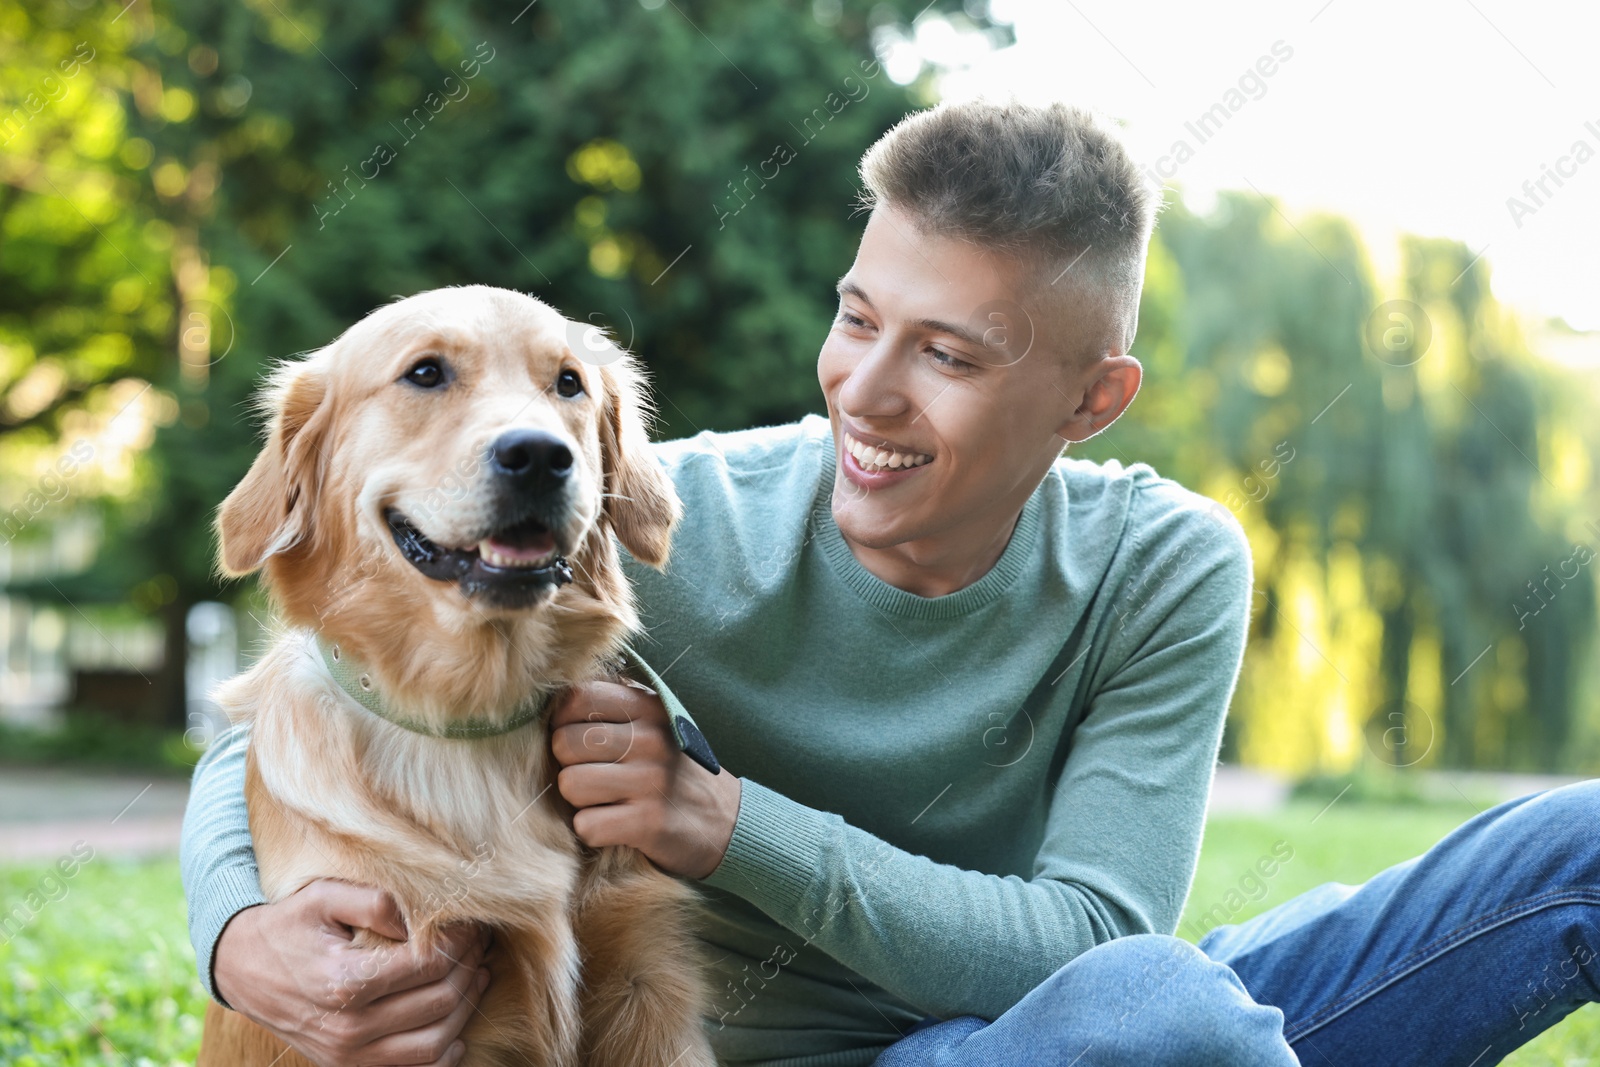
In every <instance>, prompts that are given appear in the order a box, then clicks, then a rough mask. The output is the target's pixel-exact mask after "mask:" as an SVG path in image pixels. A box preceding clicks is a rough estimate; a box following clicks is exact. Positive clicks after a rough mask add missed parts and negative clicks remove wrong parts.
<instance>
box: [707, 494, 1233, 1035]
mask: <svg viewBox="0 0 1600 1067" xmlns="http://www.w3.org/2000/svg"><path fill="white" fill-rule="evenodd" d="M1193 514H1194V513H1193V512H1191V513H1190V517H1192V516H1193ZM1205 525H1209V526H1211V530H1210V531H1209V533H1208V532H1207V531H1206V530H1205V529H1204V528H1203V527H1202V526H1201V524H1189V525H1188V526H1187V529H1186V530H1185V531H1184V536H1181V537H1177V538H1169V537H1166V536H1163V535H1161V534H1160V533H1159V532H1158V533H1157V534H1156V536H1155V537H1153V538H1152V541H1153V542H1154V543H1155V544H1156V545H1157V548H1156V554H1158V555H1159V556H1160V557H1162V562H1165V563H1167V564H1168V566H1165V567H1157V566H1154V565H1150V566H1140V567H1138V568H1136V569H1135V570H1134V571H1133V573H1134V574H1135V575H1137V576H1138V578H1137V581H1136V582H1131V583H1129V584H1130V585H1132V586H1133V588H1131V589H1130V588H1124V589H1120V590H1117V591H1115V592H1114V593H1113V594H1112V595H1113V596H1115V597H1116V598H1117V601H1118V602H1117V603H1114V604H1113V608H1112V611H1111V613H1110V615H1109V616H1108V619H1109V623H1108V626H1107V630H1108V633H1109V636H1107V637H1106V638H1105V645H1104V650H1103V654H1102V655H1101V656H1100V657H1098V659H1097V660H1096V658H1095V657H1091V658H1090V659H1091V662H1092V663H1093V662H1097V663H1098V666H1097V667H1090V668H1086V669H1094V670H1095V672H1096V675H1095V676H1096V677H1097V678H1099V679H1102V680H1100V681H1098V683H1097V684H1095V685H1094V687H1093V688H1092V689H1091V690H1090V691H1091V692H1093V694H1094V695H1093V697H1092V698H1091V699H1090V702H1089V704H1088V706H1087V710H1086V712H1085V714H1084V717H1083V719H1082V721H1081V722H1080V724H1079V725H1078V727H1077V729H1076V730H1075V731H1074V732H1073V733H1072V734H1071V736H1070V737H1069V738H1066V739H1064V740H1063V744H1064V745H1069V746H1070V748H1069V751H1068V753H1067V756H1066V759H1065V762H1064V764H1063V767H1062V773H1061V776H1060V778H1059V779H1058V780H1057V781H1056V783H1055V784H1054V786H1053V792H1052V795H1051V802H1050V807H1049V814H1048V817H1047V819H1046V825H1045V829H1044V838H1043V842H1042V844H1041V846H1040V848H1039V849H1038V853H1037V856H1036V858H1035V861H1034V864H1033V871H1032V874H1031V877H1028V878H1022V877H1019V876H1017V875H1007V876H998V875H994V874H988V873H984V872H980V871H973V870H963V869H961V868H959V867H957V866H953V865H950V864H944V863H938V862H935V861H934V860H932V859H929V858H928V857H926V856H922V855H916V854H913V853H910V852H907V851H904V850H902V849H899V848H896V847H895V846H893V845H892V844H890V843H889V842H887V841H885V840H883V839H881V838H879V837H877V836H875V835H873V834H871V833H868V832H866V831H864V830H861V829H859V828H857V827H855V826H852V825H849V824H848V823H846V822H845V821H844V819H843V818H841V817H840V816H838V815H835V814H832V813H828V812H824V811H820V810H817V809H814V808H811V807H808V806H806V805H803V804H800V803H797V802H796V801H793V800H790V799H788V798H787V797H785V796H782V795H780V794H779V793H777V792H775V791H774V790H772V789H769V788H767V787H765V786H762V785H761V784H760V783H758V782H753V781H750V780H749V779H746V780H745V781H744V783H743V795H742V798H741V800H740V806H739V813H738V817H737V822H736V824H735V827H734V833H733V838H732V840H731V841H730V843H729V846H728V850H727V853H726V854H725V855H724V857H723V860H722V862H721V864H720V865H719V866H718V867H717V868H716V869H715V870H714V871H712V872H711V874H710V875H709V876H707V877H706V878H705V879H704V882H705V883H706V884H708V885H711V886H714V887H716V888H719V889H724V890H726V891H728V892H731V893H735V894H737V895H738V896H741V897H743V898H744V899H746V900H748V901H750V902H751V903H752V904H754V905H756V906H757V907H759V908H761V909H762V911H764V912H766V913H767V914H768V915H769V916H771V917H772V918H773V919H774V920H775V921H777V922H779V923H781V924H782V925H784V926H785V927H787V928H789V929H791V930H793V931H795V932H797V933H800V934H803V935H805V936H806V937H808V939H810V941H811V943H813V944H815V945H816V946H817V947H819V948H820V949H822V950H823V951H824V952H826V953H828V954H829V955H830V956H832V957H833V958H834V959H836V960H838V961H839V962H840V963H841V964H843V965H844V966H845V967H848V968H850V969H851V970H853V971H855V972H856V973H858V974H860V975H861V976H863V977H864V978H866V979H868V980H869V981H871V982H873V983H876V984H877V985H878V986H880V987H881V988H883V989H885V990H887V991H888V992H889V993H891V994H893V995H894V996H897V997H899V998H901V999H902V1000H904V1001H905V1002H907V1003H908V1004H910V1005H912V1006H913V1007H915V1008H917V1009H919V1010H921V1011H924V1012H927V1013H930V1014H933V1015H937V1016H939V1017H941V1018H952V1017H954V1016H957V1015H978V1016H981V1017H983V1018H986V1019H990V1020H992V1019H994V1018H996V1017H998V1016H999V1015H1000V1014H1001V1013H1002V1012H1004V1011H1006V1010H1007V1009H1008V1008H1010V1007H1011V1006H1012V1005H1013V1004H1015V1003H1017V1001H1019V1000H1021V999H1022V997H1023V996H1024V995H1026V994H1027V993H1028V991H1029V990H1031V989H1033V988H1034V987H1035V986H1037V985H1038V984H1039V983H1041V982H1043V981H1044V980H1045V979H1046V978H1048V977H1049V976H1050V975H1051V974H1052V973H1053V972H1054V971H1056V970H1057V969H1058V968H1059V967H1061V966H1062V965H1063V964H1065V963H1067V962H1068V961H1070V960H1072V959H1073V958H1074V957H1076V956H1078V955H1079V954H1080V953H1083V952H1085V951H1087V950H1088V949H1090V948H1093V947H1094V946H1096V945H1098V944H1101V943H1103V942H1105V941H1109V940H1111V939H1113V938H1116V937H1121V936H1125V935H1128V934H1135V933H1148V932H1159V933H1171V932H1172V931H1173V930H1174V929H1175V928H1176V926H1177V923H1178V919H1179V917H1180V914H1181V912H1182V908H1183V902H1184V898H1185V897H1186V896H1187V894H1188V890H1189V886H1190V883H1191V882H1192V881H1193V878H1194V870H1195V865H1196V862H1197V860H1198V857H1199V849H1200V837H1201V833H1202V830H1203V827H1204V822H1205V811H1206V803H1207V799H1208V796H1209V793H1210V787H1211V779H1212V773H1213V770H1214V768H1215V764H1216V756H1217V750H1218V747H1219V745H1220V742H1221V734H1222V725H1223V720H1224V717H1225V715H1226V712H1227V707H1228V703H1229V701H1230V699H1231V697H1232V694H1233V689H1234V686H1235V683H1236V682H1237V679H1238V673H1239V668H1240V664H1241V660H1242V657H1243V652H1244V644H1245V638H1246V634H1247V631H1248V629H1249V620H1250V589H1251V585H1252V580H1253V579H1252V567H1251V562H1250V549H1249V543H1248V541H1247V540H1246V539H1245V536H1244V532H1243V530H1242V529H1241V528H1240V527H1239V526H1238V524H1237V522H1236V521H1234V520H1233V519H1232V517H1231V516H1226V515H1223V516H1217V517H1214V518H1211V517H1208V518H1207V519H1206V520H1205ZM1219 533H1220V534H1221V535H1222V536H1220V537H1219V536H1218V534H1219ZM1108 828H1115V829H1113V830H1112V831H1111V832H1108ZM1009 829H1010V828H1009V827H996V832H997V833H1004V832H1008V831H1009Z"/></svg>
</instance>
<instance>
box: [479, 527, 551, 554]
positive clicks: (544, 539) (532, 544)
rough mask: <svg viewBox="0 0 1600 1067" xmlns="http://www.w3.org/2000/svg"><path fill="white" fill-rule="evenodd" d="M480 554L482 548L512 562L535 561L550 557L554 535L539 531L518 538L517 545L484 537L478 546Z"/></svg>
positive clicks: (547, 531) (546, 531)
mask: <svg viewBox="0 0 1600 1067" xmlns="http://www.w3.org/2000/svg"><path fill="white" fill-rule="evenodd" d="M478 547H479V551H480V552H482V550H483V549H484V548H488V549H491V550H492V551H493V552H494V554H495V555H497V556H501V557H504V558H506V559H513V560H519V561H521V560H530V561H531V560H537V559H543V558H544V557H545V556H548V555H550V553H552V552H554V551H555V549H556V538H555V534H553V533H551V532H550V531H549V530H540V531H538V532H537V533H529V534H528V535H527V536H524V537H518V538H517V543H516V544H512V543H511V542H509V541H503V540H501V539H499V538H496V537H486V538H484V539H483V541H482V543H481V544H480V545H479V546H478Z"/></svg>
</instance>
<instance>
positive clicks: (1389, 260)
mask: <svg viewBox="0 0 1600 1067" xmlns="http://www.w3.org/2000/svg"><path fill="white" fill-rule="evenodd" d="M991 10H992V12H993V14H994V15H995V16H996V17H997V18H1000V19H1002V20H1004V21H1008V22H1011V23H1013V24H1014V26H1015V29H1016V37H1017V43H1016V45H1015V46H1013V47H1010V48H1007V49H1004V50H1002V51H999V52H985V51H984V50H983V49H982V48H979V47H975V46H974V45H973V42H972V41H971V40H961V39H957V38H956V35H955V34H954V33H953V31H952V30H951V29H950V25H949V23H947V22H945V21H944V20H942V19H930V18H924V19H923V20H921V21H920V22H919V23H918V33H917V38H916V43H915V46H914V47H915V51H917V52H920V53H922V55H923V56H925V57H926V58H929V59H932V60H936V61H942V62H943V63H954V64H957V65H958V66H959V65H961V64H968V63H970V64H971V65H970V66H967V67H966V68H965V69H957V70H954V71H952V72H951V73H948V74H946V75H945V76H944V78H943V81H942V83H941V89H942V92H943V95H944V97H945V98H946V99H950V98H966V97H970V96H976V95H980V94H981V95H986V96H989V97H991V98H995V97H1002V98H1003V97H1004V96H1006V95H1007V94H1009V93H1011V92H1015V93H1016V94H1017V95H1018V96H1019V97H1020V98H1022V99H1024V100H1029V101H1035V102H1038V101H1047V100H1053V99H1060V100H1066V101H1069V102H1074V103H1084V104H1089V105H1091V106H1094V107H1098V108H1100V109H1102V110H1104V111H1105V112H1107V113H1109V114H1110V115H1112V116H1113V117H1115V118H1118V119H1121V120H1124V121H1125V122H1126V123H1127V124H1128V125H1127V136H1128V139H1129V141H1130V143H1131V144H1132V146H1133V148H1134V151H1135V153H1136V154H1137V155H1138V156H1139V157H1140V159H1141V162H1142V163H1143V164H1144V165H1146V166H1151V167H1154V166H1156V165H1157V164H1158V163H1159V162H1160V161H1161V159H1162V157H1163V156H1170V155H1171V153H1172V150H1173V146H1174V143H1175V142H1177V141H1179V140H1182V141H1185V142H1186V143H1187V144H1188V146H1189V147H1190V149H1192V152H1193V156H1192V158H1189V159H1188V160H1187V161H1185V162H1183V163H1181V164H1179V163H1177V161H1176V159H1175V158H1173V159H1169V160H1167V161H1166V163H1165V169H1166V171H1167V172H1168V174H1170V175H1171V177H1169V178H1168V183H1169V184H1173V185H1177V186H1180V187H1181V188H1182V189H1183V192H1184V197H1185V199H1186V200H1187V201H1188V202H1189V203H1190V205H1191V206H1192V207H1195V208H1197V209H1200V210H1204V209H1205V208H1206V207H1207V205H1208V203H1209V202H1210V200H1211V199H1212V198H1213V197H1214V196H1215V193H1216V191H1217V190H1218V189H1223V188H1229V189H1242V190H1250V189H1251V188H1252V187H1254V188H1255V189H1257V190H1259V191H1261V192H1263V193H1266V194H1268V195H1271V196H1273V197H1275V198H1278V199H1279V200H1280V201H1281V202H1282V203H1283V204H1284V205H1285V207H1286V208H1287V210H1288V211H1289V213H1290V215H1291V217H1293V216H1294V215H1295V214H1296V213H1298V212H1304V211H1309V210H1316V209H1325V210H1331V211H1334V212H1337V213H1339V214H1341V215H1344V216H1347V217H1349V218H1351V219H1353V220H1355V222H1356V223H1357V224H1358V225H1359V226H1360V227H1361V228H1362V230H1363V231H1364V233H1365V234H1366V236H1367V240H1368V242H1369V244H1370V246H1371V252H1372V255H1373V260H1374V264H1375V266H1376V267H1377V270H1378V272H1379V276H1380V278H1383V277H1385V276H1387V275H1389V274H1391V273H1392V272H1393V271H1394V270H1395V267H1396V264H1395V253H1394V239H1395V236H1396V235H1397V234H1398V233H1399V232H1401V231H1404V232H1409V233H1416V234H1422V235H1427V236H1440V237H1453V238H1456V239H1459V240H1461V241H1463V242H1465V243H1466V244H1467V245H1468V246H1469V247H1470V248H1471V249H1472V250H1473V251H1474V252H1477V251H1480V250H1481V251H1482V252H1483V255H1484V259H1485V260H1486V261H1488V263H1489V264H1490V266H1491V267H1492V270H1493V286H1494V291H1495V294H1496V295H1497V296H1498V297H1499V298H1500V299H1501V300H1503V301H1506V302H1508V303H1510V304H1512V305H1513V306H1515V307H1517V308H1518V309H1520V310H1522V311H1523V312H1525V313H1527V314H1529V315H1530V316H1532V317H1538V318H1544V317H1548V316H1560V317H1563V318H1565V319H1566V320H1567V322H1568V323H1570V324H1571V325H1572V326H1574V327H1576V328H1578V329H1583V330H1600V63H1596V62H1595V58H1594V49H1595V45H1596V42H1597V41H1600V5H1597V4H1595V3H1592V2H1591V0H1567V2H1565V3H1559V2H1558V3H1549V2H1543V3H1541V2H1530V0H1522V2H1512V0H1386V2H1382V3H1379V2H1374V0H1331V2H1325V0H1294V2H1291V3H1285V2H1282V0H1277V2H1264V0H1242V2H1235V3H1230V4H1227V5H1220V4H1212V3H1195V2H1193V0H1188V2H1173V0H1152V2H1149V3H1139V4H1128V3H1124V2H1120V0H992V7H991ZM1279 42H1281V43H1279ZM1275 44H1276V45H1277V49H1278V56H1277V57H1275V59H1274V60H1273V62H1269V63H1266V64H1264V67H1265V68H1266V69H1271V70H1272V73H1271V74H1270V76H1266V77H1260V78H1259V80H1257V81H1252V80H1251V78H1249V77H1246V85H1245V87H1244V88H1245V92H1244V93H1242V94H1240V95H1239V96H1234V97H1232V98H1231V99H1228V98H1227V93H1228V90H1230V89H1235V88H1238V87H1239V79H1240V78H1241V76H1246V75H1247V72H1250V73H1256V72H1255V71H1254V68H1255V67H1256V64H1257V62H1258V60H1260V59H1261V57H1264V56H1266V57H1272V56H1273V48H1274V45H1275ZM1285 52H1289V53H1292V54H1290V55H1289V56H1288V58H1287V59H1285V58H1283V55H1284V53H1285ZM888 58H889V60H890V61H889V62H888V64H887V67H888V70H889V73H890V74H891V76H893V75H894V74H895V73H896V65H895V63H894V59H895V58H896V57H895V56H894V55H893V54H892V53H891V55H890V56H889V57H888ZM1241 99H1242V100H1243V103H1242V106H1240V105H1239V101H1240V100H1241ZM1218 103H1223V104H1224V105H1226V104H1228V103H1233V104H1234V105H1235V106H1236V110H1233V111H1232V112H1231V113H1230V114H1229V117H1228V118H1227V120H1226V122H1224V123H1222V124H1221V129H1220V130H1214V131H1213V132H1212V133H1211V135H1210V136H1208V137H1207V139H1206V140H1205V141H1203V142H1202V141H1201V140H1200V139H1199V138H1198V137H1197V136H1196V135H1195V133H1194V132H1193V131H1191V130H1189V129H1188V128H1186V126H1185V123H1186V122H1190V123H1194V122H1197V121H1198V119H1199V117H1200V116H1201V115H1202V114H1204V113H1205V112H1206V111H1207V110H1208V109H1209V108H1211V107H1212V105H1214V104H1218ZM1586 123H1588V124H1589V125H1587V126H1586ZM1580 141H1581V142H1583V147H1582V148H1578V147H1577V142H1580ZM1580 160H1581V161H1580ZM1546 166H1548V167H1549V168H1550V169H1551V172H1552V173H1556V176H1557V177H1559V178H1560V181H1561V183H1562V184H1560V185H1558V184H1557V183H1556V181H1555V179H1554V178H1551V177H1545V187H1544V190H1543V191H1541V190H1540V189H1539V187H1538V185H1537V183H1538V181H1539V179H1540V178H1541V177H1544V176H1545V167H1546ZM1558 172H1565V174H1562V173H1558ZM1524 182H1531V183H1534V186H1533V193H1534V194H1535V195H1536V196H1537V197H1538V199H1537V200H1535V199H1534V198H1533V197H1531V196H1530V195H1529V194H1528V192H1526V191H1525V190H1524V188H1523V183H1524ZM1513 196H1514V197H1517V198H1519V199H1520V200H1521V201H1522V202H1523V204H1525V205H1526V207H1527V208H1528V209H1530V210H1528V211H1526V212H1519V214H1520V218H1513V215H1512V212H1511V210H1510V209H1509V208H1508V206H1507V203H1506V201H1507V199H1508V198H1509V197H1513ZM1519 222H1520V225H1518V223H1519Z"/></svg>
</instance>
